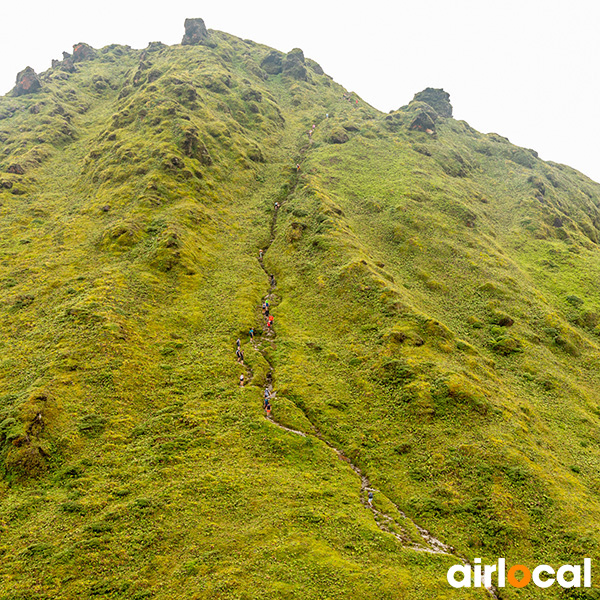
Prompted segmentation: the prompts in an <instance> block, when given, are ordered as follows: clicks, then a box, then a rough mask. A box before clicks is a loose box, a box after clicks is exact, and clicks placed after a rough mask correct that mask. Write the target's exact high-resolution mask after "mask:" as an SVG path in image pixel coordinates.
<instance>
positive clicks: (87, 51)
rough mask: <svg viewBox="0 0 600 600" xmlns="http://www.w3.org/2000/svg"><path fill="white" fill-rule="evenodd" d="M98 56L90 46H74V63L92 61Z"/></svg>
mask: <svg viewBox="0 0 600 600" xmlns="http://www.w3.org/2000/svg"><path fill="white" fill-rule="evenodd" d="M94 56H96V51H95V50H94V49H93V48H92V47H91V46H89V45H88V44H75V45H74V46H73V56H72V59H73V62H74V63H76V62H83V61H84V60H91V59H92V58H94Z"/></svg>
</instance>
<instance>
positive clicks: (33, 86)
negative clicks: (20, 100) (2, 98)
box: [13, 67, 42, 96]
mask: <svg viewBox="0 0 600 600" xmlns="http://www.w3.org/2000/svg"><path fill="white" fill-rule="evenodd" d="M41 87H42V84H41V82H40V80H39V79H38V76H37V75H36V72H35V71H34V70H33V69H32V68H31V67H26V68H25V69H23V71H21V72H20V73H19V74H18V75H17V84H16V85H15V87H14V90H13V93H14V95H15V96H24V95H25V94H33V93H35V92H37V91H38V90H39V89H40V88H41Z"/></svg>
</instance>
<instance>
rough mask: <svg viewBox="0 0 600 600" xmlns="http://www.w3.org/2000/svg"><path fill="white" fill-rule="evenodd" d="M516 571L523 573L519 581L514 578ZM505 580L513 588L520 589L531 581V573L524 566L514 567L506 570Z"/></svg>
mask: <svg viewBox="0 0 600 600" xmlns="http://www.w3.org/2000/svg"><path fill="white" fill-rule="evenodd" d="M517 571H523V579H521V581H519V580H518V579H517V578H516V577H515V573H516V572H517ZM506 578H507V579H508V583H510V585H512V586H513V587H516V588H522V587H525V586H526V585H527V584H528V583H529V582H530V581H531V571H530V570H529V569H528V568H527V567H526V566H525V565H515V566H514V567H511V568H510V569H509V570H508V575H507V576H506Z"/></svg>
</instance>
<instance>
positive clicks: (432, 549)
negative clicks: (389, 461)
mask: <svg viewBox="0 0 600 600" xmlns="http://www.w3.org/2000/svg"><path fill="white" fill-rule="evenodd" d="M296 184H297V178H296V182H295V183H294V185H293V186H292V188H291V189H290V191H289V193H288V197H289V196H290V195H291V194H292V193H293V192H294V190H295V188H296ZM284 203H285V199H284V200H283V201H282V204H284ZM280 206H281V205H280ZM279 210H280V208H275V210H274V213H273V219H272V221H271V226H270V239H269V243H268V244H267V245H266V246H265V247H264V249H263V252H262V256H260V257H259V263H260V266H261V268H262V269H263V271H264V272H265V275H266V276H267V278H268V281H269V290H268V292H267V294H266V295H265V296H264V298H263V302H265V301H269V303H270V304H271V305H272V304H273V301H275V300H276V297H275V287H276V285H277V283H276V281H274V280H273V278H272V277H271V275H270V274H269V272H268V271H267V269H266V267H265V265H264V255H265V254H266V252H267V251H268V250H269V248H270V246H271V244H272V243H273V241H274V239H275V234H276V229H277V217H278V214H279ZM266 343H269V344H272V345H274V343H275V332H274V330H273V329H272V328H270V327H267V324H266V319H263V332H262V336H261V341H260V342H258V343H256V345H255V347H256V349H257V350H258V351H259V352H261V354H262V356H263V358H264V359H265V361H266V362H267V364H268V366H269V369H268V372H267V375H266V384H267V385H266V387H267V388H268V390H269V392H270V399H271V400H275V399H276V397H277V392H276V391H275V390H274V388H273V364H272V362H271V360H270V359H269V356H268V353H267V352H266V351H265V349H264V347H263V345H264V344H266ZM251 381H252V380H250V382H251ZM302 413H303V414H304V416H305V417H306V419H307V420H308V421H309V423H310V424H311V429H312V431H311V432H304V431H298V430H297V429H291V428H289V427H286V426H285V425H282V424H281V423H278V422H277V421H276V420H275V419H274V418H273V416H272V415H266V418H267V419H268V421H269V422H271V423H272V424H273V425H275V426H276V427H279V429H282V430H284V431H288V432H290V433H293V434H295V435H299V436H302V437H308V436H314V437H316V438H318V439H319V440H321V441H322V442H323V443H325V444H326V445H327V446H329V447H330V448H331V449H332V450H333V451H334V452H335V453H336V454H337V456H338V457H339V458H340V459H341V460H343V461H344V462H345V463H346V464H347V465H348V466H349V467H350V468H351V469H352V470H353V471H354V472H355V473H356V475H357V476H358V477H359V479H360V501H361V503H362V504H363V506H364V507H365V508H367V509H369V510H370V511H371V512H372V513H373V517H374V519H375V523H376V524H377V526H378V527H379V529H381V530H382V531H385V532H386V533H388V534H390V535H393V536H394V537H395V538H396V539H397V540H398V542H400V544H401V545H402V547H404V548H409V549H411V550H415V551H417V552H428V553H431V554H445V555H448V556H454V557H456V558H457V559H458V561H460V562H462V563H463V564H470V563H469V562H468V561H467V560H466V559H465V558H464V557H463V556H461V555H459V554H458V553H457V551H456V550H455V549H454V548H453V547H452V546H449V545H448V544H444V543H443V542H442V541H440V540H438V539H437V538H436V537H434V536H433V535H432V534H431V533H430V532H429V531H427V530H426V529H425V528H423V527H421V526H419V525H417V523H415V522H414V521H413V520H412V519H410V518H409V517H408V516H407V515H406V514H405V513H404V512H403V511H402V510H401V509H400V508H399V507H398V506H397V505H396V504H395V503H394V502H392V501H391V500H390V499H389V498H387V496H384V494H383V493H382V492H380V491H379V490H377V489H376V488H374V487H373V486H372V485H371V482H370V481H369V479H368V477H367V476H366V475H365V474H364V473H363V472H362V471H361V469H360V468H359V467H357V466H356V465H355V464H354V463H353V462H352V461H351V460H350V459H349V458H348V457H347V456H346V455H345V454H344V453H343V452H342V451H341V450H339V449H338V448H336V447H335V446H334V445H333V444H332V443H331V442H329V441H328V440H327V439H325V438H324V437H323V435H322V434H321V432H320V431H319V430H318V428H317V427H316V426H315V425H314V423H313V422H312V421H311V420H310V418H309V416H308V415H307V414H306V412H304V411H302ZM369 492H373V494H375V493H377V494H378V495H379V496H383V497H385V498H386V499H387V501H388V502H390V504H392V505H393V506H394V508H395V509H396V511H397V513H398V515H400V518H401V520H403V521H404V522H405V524H406V526H404V525H403V524H402V523H401V522H399V521H398V520H397V519H395V518H394V517H392V516H391V515H389V514H387V513H385V512H383V511H381V510H379V509H378V508H376V507H375V506H374V505H373V503H372V501H370V500H369ZM407 526H408V528H411V529H414V530H415V531H417V532H418V536H419V538H420V540H419V541H418V542H415V541H414V540H412V539H411V537H410V535H409V534H408V532H407ZM482 591H486V592H487V593H488V595H489V596H490V597H491V598H495V599H496V600H500V595H499V594H498V590H497V589H496V588H494V587H492V588H487V589H486V588H482Z"/></svg>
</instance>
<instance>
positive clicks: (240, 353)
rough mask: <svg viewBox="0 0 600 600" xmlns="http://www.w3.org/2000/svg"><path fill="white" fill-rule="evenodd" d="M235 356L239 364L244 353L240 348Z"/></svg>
mask: <svg viewBox="0 0 600 600" xmlns="http://www.w3.org/2000/svg"><path fill="white" fill-rule="evenodd" d="M235 355H236V357H237V360H238V362H240V360H242V351H241V350H240V349H239V348H238V349H237V350H236V351H235Z"/></svg>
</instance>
